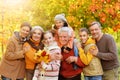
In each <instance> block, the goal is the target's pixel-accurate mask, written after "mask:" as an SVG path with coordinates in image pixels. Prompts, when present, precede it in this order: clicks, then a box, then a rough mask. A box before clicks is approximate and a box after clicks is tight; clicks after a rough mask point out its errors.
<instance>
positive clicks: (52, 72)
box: [33, 43, 61, 80]
mask: <svg viewBox="0 0 120 80" xmlns="http://www.w3.org/2000/svg"><path fill="white" fill-rule="evenodd" d="M44 50H45V51H46V52H47V53H49V54H54V53H59V54H61V49H60V48H59V47H58V46H57V43H53V44H52V45H51V46H45V47H44ZM39 65H42V68H43V69H44V70H45V73H44V76H46V77H58V74H59V68H60V60H53V61H50V62H49V63H44V62H43V63H40V64H38V65H37V67H36V69H35V72H34V77H33V80H38V79H40V76H41V74H42V68H40V66H39Z"/></svg>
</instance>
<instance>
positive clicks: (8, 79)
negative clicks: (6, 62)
mask: <svg viewBox="0 0 120 80" xmlns="http://www.w3.org/2000/svg"><path fill="white" fill-rule="evenodd" d="M1 79H2V80H12V79H10V78H7V77H5V76H2V75H1ZM16 80H24V79H23V78H21V79H16Z"/></svg>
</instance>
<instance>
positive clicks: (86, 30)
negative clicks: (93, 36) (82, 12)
mask: <svg viewBox="0 0 120 80" xmlns="http://www.w3.org/2000/svg"><path fill="white" fill-rule="evenodd" d="M83 31H85V32H86V33H87V34H89V30H88V29H87V28H80V30H79V32H83Z"/></svg>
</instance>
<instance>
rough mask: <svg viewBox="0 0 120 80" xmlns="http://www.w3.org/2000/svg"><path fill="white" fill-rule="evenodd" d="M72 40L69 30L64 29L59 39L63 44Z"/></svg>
mask: <svg viewBox="0 0 120 80" xmlns="http://www.w3.org/2000/svg"><path fill="white" fill-rule="evenodd" d="M69 40H70V36H69V35H68V32H66V31H62V32H60V33H59V41H60V43H61V44H62V46H66V45H67V44H68V42H69Z"/></svg>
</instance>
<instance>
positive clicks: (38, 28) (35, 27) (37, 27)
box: [31, 26, 44, 34]
mask: <svg viewBox="0 0 120 80" xmlns="http://www.w3.org/2000/svg"><path fill="white" fill-rule="evenodd" d="M35 30H40V31H41V32H42V33H43V32H44V30H43V28H42V27H41V26H34V27H33V28H32V30H31V34H33V32H34V31H35Z"/></svg>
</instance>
